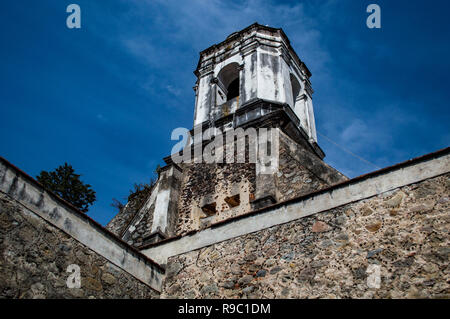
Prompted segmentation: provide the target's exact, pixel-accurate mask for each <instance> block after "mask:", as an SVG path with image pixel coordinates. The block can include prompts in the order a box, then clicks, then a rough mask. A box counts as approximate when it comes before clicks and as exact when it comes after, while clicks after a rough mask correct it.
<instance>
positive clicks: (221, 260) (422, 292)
mask: <svg viewBox="0 0 450 319" xmlns="http://www.w3.org/2000/svg"><path fill="white" fill-rule="evenodd" d="M449 177H450V174H446V175H442V176H438V177H435V178H432V179H428V180H425V181H422V182H420V183H417V184H412V185H408V186H405V187H402V188H399V189H395V190H393V191H390V192H386V193H382V194H380V195H377V196H374V197H371V198H369V199H366V200H362V201H358V202H355V203H351V204H347V205H345V206H342V207H339V208H336V209H332V210H329V211H325V212H322V213H317V214H314V215H311V216H308V217H305V218H301V219H298V220H296V221H294V222H290V223H286V224H283V225H279V226H275V227H272V228H268V229H265V230H262V231H259V232H256V233H251V234H248V235H245V236H241V237H238V238H235V239H231V240H228V241H224V242H221V243H217V244H214V245H211V246H208V247H206V248H203V249H199V250H195V251H191V252H188V253H185V254H182V255H178V256H174V257H171V258H170V259H169V262H168V268H167V277H166V279H165V282H164V284H163V293H162V295H161V296H162V297H164V298H174V297H175V298H185V297H187V298H449V297H450V267H449V254H450V236H449V229H450V227H449V226H450V214H449V197H450V179H449ZM373 265H378V266H379V267H380V268H379V269H380V287H379V288H370V287H369V286H368V279H369V277H372V278H373V275H374V273H373V272H371V271H370V269H374V267H376V266H373ZM369 266H370V267H369ZM370 280H371V279H370Z"/></svg>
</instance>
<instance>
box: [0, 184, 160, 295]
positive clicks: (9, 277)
mask: <svg viewBox="0 0 450 319" xmlns="http://www.w3.org/2000/svg"><path fill="white" fill-rule="evenodd" d="M71 264H76V265H78V266H79V267H80V274H81V287H80V288H68V286H67V284H66V281H67V279H68V277H69V275H70V273H68V272H67V267H68V266H69V265H71ZM0 297H3V298H159V293H158V292H157V291H155V290H153V289H152V288H150V287H149V286H148V285H146V284H144V283H142V282H141V281H140V280H138V279H136V278H135V277H133V276H131V275H130V274H129V273H127V272H126V271H124V270H123V269H121V268H119V267H117V266H116V265H114V264H113V263H111V262H110V261H108V260H107V259H106V258H104V257H102V256H101V255H99V254H98V253H96V252H94V251H93V250H91V249H89V248H88V247H87V246H85V245H83V244H81V243H80V242H78V241H76V240H75V239H74V238H73V237H71V236H69V235H67V234H66V233H65V232H63V231H61V230H60V229H58V228H56V227H54V226H53V225H51V224H50V223H48V222H46V221H45V220H44V219H42V218H41V217H39V216H37V215H36V214H34V213H33V212H31V211H29V210H27V209H26V208H24V207H23V206H22V205H20V204H19V203H18V202H16V201H15V200H13V199H11V198H10V197H9V196H7V195H5V194H4V193H0Z"/></svg>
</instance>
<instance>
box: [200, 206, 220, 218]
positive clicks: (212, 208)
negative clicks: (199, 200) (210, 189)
mask: <svg viewBox="0 0 450 319" xmlns="http://www.w3.org/2000/svg"><path fill="white" fill-rule="evenodd" d="M202 211H203V212H204V213H205V214H206V215H208V216H213V215H215V214H216V213H217V210H216V203H211V204H206V205H205V206H203V207H202Z"/></svg>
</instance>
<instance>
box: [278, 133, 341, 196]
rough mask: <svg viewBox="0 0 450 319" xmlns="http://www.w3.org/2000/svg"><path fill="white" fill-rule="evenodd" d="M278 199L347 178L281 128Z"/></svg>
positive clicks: (305, 192)
mask: <svg viewBox="0 0 450 319" xmlns="http://www.w3.org/2000/svg"><path fill="white" fill-rule="evenodd" d="M279 136H280V144H279V145H280V147H279V170H278V172H277V174H276V187H277V193H278V201H279V202H282V201H285V200H288V199H291V198H295V197H299V196H302V195H305V194H307V193H310V192H314V191H317V190H319V189H322V188H324V187H327V186H331V185H333V184H336V183H338V182H342V181H345V180H347V179H348V178H347V177H345V176H344V175H343V174H342V173H340V172H339V171H337V170H336V169H334V168H332V167H331V166H329V165H327V164H326V163H325V162H323V161H322V160H321V159H319V158H318V157H317V156H316V155H315V154H313V153H312V152H311V151H309V150H307V149H305V147H304V146H302V145H301V144H299V143H296V142H294V141H293V140H292V139H291V138H290V137H288V136H287V135H286V134H284V133H283V132H282V131H280V134H279Z"/></svg>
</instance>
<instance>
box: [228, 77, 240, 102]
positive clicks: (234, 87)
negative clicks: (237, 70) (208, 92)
mask: <svg viewBox="0 0 450 319" xmlns="http://www.w3.org/2000/svg"><path fill="white" fill-rule="evenodd" d="M227 91H228V92H227V101H229V100H232V99H234V98H235V97H237V96H239V78H236V79H234V80H233V81H232V82H231V83H230V85H228V89H227Z"/></svg>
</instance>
